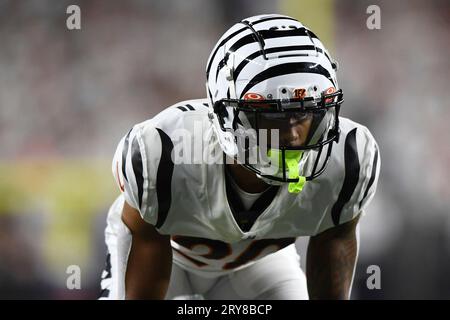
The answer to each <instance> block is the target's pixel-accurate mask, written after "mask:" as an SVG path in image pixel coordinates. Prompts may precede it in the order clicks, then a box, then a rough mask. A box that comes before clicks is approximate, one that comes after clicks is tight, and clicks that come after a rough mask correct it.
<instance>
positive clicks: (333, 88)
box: [325, 87, 336, 103]
mask: <svg viewBox="0 0 450 320" xmlns="http://www.w3.org/2000/svg"><path fill="white" fill-rule="evenodd" d="M335 92H336V88H335V87H329V88H328V89H327V90H325V94H332V93H335ZM333 100H334V98H328V99H325V103H331V102H333Z"/></svg>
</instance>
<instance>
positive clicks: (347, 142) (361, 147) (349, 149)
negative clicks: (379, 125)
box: [327, 117, 379, 182]
mask: <svg viewBox="0 0 450 320" xmlns="http://www.w3.org/2000/svg"><path fill="white" fill-rule="evenodd" d="M339 128H340V136H339V142H338V143H337V144H336V145H335V146H333V152H332V155H331V160H330V168H329V170H328V169H327V171H328V173H329V174H328V176H329V178H331V179H332V180H333V181H336V182H339V181H341V182H342V179H344V180H345V179H347V180H349V179H353V180H355V181H356V180H361V179H363V180H364V179H366V178H367V177H366V176H367V175H371V170H370V169H371V168H372V166H375V167H376V166H377V163H376V162H378V163H379V147H378V144H377V142H376V140H375V138H374V136H373V135H372V133H371V132H370V130H369V129H368V128H367V127H366V126H364V125H362V124H360V123H358V122H355V121H353V120H350V119H348V118H344V117H340V118H339ZM339 177H341V178H339Z"/></svg>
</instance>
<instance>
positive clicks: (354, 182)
mask: <svg viewBox="0 0 450 320" xmlns="http://www.w3.org/2000/svg"><path fill="white" fill-rule="evenodd" d="M380 164H381V161H380V153H379V148H378V145H377V143H376V141H375V139H374V137H373V136H372V134H371V133H370V131H369V130H368V129H367V128H366V127H363V126H359V127H358V128H357V129H356V128H355V129H353V130H351V131H350V132H349V133H348V134H347V136H346V137H345V145H344V150H343V172H344V176H343V179H337V180H338V181H339V182H338V185H337V186H336V188H337V191H338V192H337V193H336V198H335V199H334V203H331V204H330V208H329V210H328V212H327V214H326V216H325V217H324V219H323V220H322V223H321V226H320V228H319V230H318V233H320V232H322V231H324V230H326V229H329V228H332V227H334V226H337V225H340V224H343V223H346V222H348V221H350V220H353V219H354V218H356V217H357V216H358V215H364V214H365V208H367V206H368V205H369V203H370V202H371V200H372V198H373V197H374V195H375V192H376V189H377V184H378V177H379V174H380Z"/></svg>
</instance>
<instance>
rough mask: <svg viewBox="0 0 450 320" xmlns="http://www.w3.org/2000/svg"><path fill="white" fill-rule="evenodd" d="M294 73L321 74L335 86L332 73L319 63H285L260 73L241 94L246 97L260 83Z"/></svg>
mask: <svg viewBox="0 0 450 320" xmlns="http://www.w3.org/2000/svg"><path fill="white" fill-rule="evenodd" d="M293 73H316V74H320V75H322V76H324V77H326V78H327V79H328V80H330V81H331V83H333V85H334V86H335V84H334V81H333V79H332V78H331V75H330V73H329V72H328V71H327V69H325V68H324V67H322V66H321V65H319V64H317V63H312V62H291V63H284V64H279V65H276V66H273V67H271V68H269V69H266V70H264V71H262V72H260V73H258V74H257V75H256V76H254V77H253V79H251V80H250V81H249V83H248V84H247V85H246V86H245V88H244V90H242V92H241V98H242V97H243V96H244V94H245V93H246V92H247V91H248V90H250V89H251V88H252V87H254V86H256V85H257V84H258V83H260V82H262V81H265V80H267V79H270V78H275V77H279V76H284V75H287V74H293Z"/></svg>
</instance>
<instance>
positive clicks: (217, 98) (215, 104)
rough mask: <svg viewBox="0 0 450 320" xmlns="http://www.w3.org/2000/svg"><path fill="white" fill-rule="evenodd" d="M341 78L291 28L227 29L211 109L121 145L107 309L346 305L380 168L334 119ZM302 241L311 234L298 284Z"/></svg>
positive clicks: (214, 65)
mask: <svg viewBox="0 0 450 320" xmlns="http://www.w3.org/2000/svg"><path fill="white" fill-rule="evenodd" d="M336 70H337V63H336V61H335V60H333V59H332V58H331V56H330V54H329V53H328V52H327V50H326V49H325V47H324V46H323V44H322V43H321V42H320V40H319V39H318V38H317V36H316V35H315V34H314V33H313V32H312V31H311V30H309V29H308V28H307V27H305V26H303V25H302V24H301V23H300V22H299V21H297V20H296V19H293V18H291V17H288V16H283V15H260V16H254V17H250V18H247V19H244V20H242V21H241V22H239V23H237V24H235V25H234V26H232V27H231V28H230V29H229V30H228V31H227V32H226V33H225V34H224V35H223V36H222V37H221V38H220V40H219V41H218V43H217V44H216V46H215V47H214V49H213V51H212V53H211V55H210V57H209V60H208V62H207V67H206V74H207V80H206V87H207V98H206V99H199V100H190V101H185V102H180V103H177V104H175V105H173V106H171V107H169V108H167V109H165V110H164V111H162V112H161V113H159V114H158V115H156V116H155V117H153V118H152V119H150V120H147V121H145V122H142V123H139V124H137V125H135V126H134V127H133V128H132V129H131V130H130V131H129V132H128V133H127V134H126V135H125V136H124V137H123V138H122V140H121V141H120V142H119V145H118V147H117V151H116V153H115V155H114V159H113V163H112V170H113V173H114V177H115V179H116V181H117V184H118V186H119V188H120V190H121V192H122V193H121V195H120V196H119V197H118V198H117V200H116V201H115V202H114V204H113V205H112V206H111V208H110V210H109V214H108V219H107V228H106V231H105V236H106V244H107V247H108V256H107V268H106V270H105V271H104V272H103V276H102V281H101V287H102V290H103V291H102V298H110V299H124V298H126V299H164V298H165V299H179V298H183V297H187V298H189V297H202V298H204V299H308V298H313V299H348V298H349V296H350V290H351V286H352V280H353V274H354V269H355V263H356V259H357V254H358V239H357V238H358V236H357V225H358V221H359V219H360V217H361V216H362V215H363V213H364V209H365V208H366V207H367V205H368V204H369V202H370V200H371V199H372V197H373V195H374V193H375V190H376V186H377V181H378V174H379V170H380V158H379V151H378V146H377V143H376V142H375V140H374V138H373V137H372V135H371V133H370V132H369V130H368V129H367V128H366V127H364V126H362V125H360V124H358V123H356V122H353V121H351V120H349V119H346V118H343V117H339V110H340V106H341V104H342V102H343V93H342V89H340V88H339V86H338V82H337V78H336ZM199 150H200V151H199ZM210 159H213V161H210ZM297 237H310V240H309V245H308V251H307V266H306V275H305V274H304V273H303V271H302V269H301V268H300V263H299V256H298V254H297V252H296V249H295V240H296V238H297Z"/></svg>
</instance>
